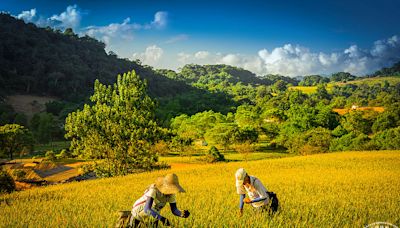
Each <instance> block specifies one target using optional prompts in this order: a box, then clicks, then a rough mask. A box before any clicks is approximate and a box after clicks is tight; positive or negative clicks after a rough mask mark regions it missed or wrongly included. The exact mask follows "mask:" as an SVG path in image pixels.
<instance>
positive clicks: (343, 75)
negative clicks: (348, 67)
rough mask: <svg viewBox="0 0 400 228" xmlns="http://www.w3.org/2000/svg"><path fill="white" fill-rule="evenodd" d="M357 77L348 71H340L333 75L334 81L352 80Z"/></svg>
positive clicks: (332, 79)
mask: <svg viewBox="0 0 400 228" xmlns="http://www.w3.org/2000/svg"><path fill="white" fill-rule="evenodd" d="M355 78H356V76H354V75H352V74H350V73H348V72H338V73H334V74H332V75H331V81H332V82H347V81H352V80H354V79H355Z"/></svg>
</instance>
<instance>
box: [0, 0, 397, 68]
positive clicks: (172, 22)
mask: <svg viewBox="0 0 400 228" xmlns="http://www.w3.org/2000/svg"><path fill="white" fill-rule="evenodd" d="M399 9H400V1H397V0H396V1H395V0H381V1H369V0H364V1H341V0H337V1H314V0H303V1H293V0H292V1H251V2H250V1H239V0H231V1H188V0H186V1H176V0H164V1H157V0H153V1H132V0H131V1H119V0H113V1H50V0H37V1H27V0H25V1H22V0H3V1H2V2H1V3H0V10H1V11H7V12H9V13H10V14H12V15H14V16H15V17H18V18H20V19H23V20H25V21H26V22H33V23H36V24H37V25H38V26H52V27H55V28H59V29H65V28H66V27H73V29H74V31H75V32H76V33H78V34H80V35H84V34H88V35H91V36H94V37H96V38H97V39H100V40H102V41H104V42H105V43H106V45H107V48H106V49H107V50H112V51H114V52H116V53H117V54H118V55H119V56H120V57H124V58H130V59H141V61H142V62H143V63H144V64H148V65H152V66H154V67H156V68H170V69H178V68H179V67H182V66H183V65H184V64H188V63H198V64H217V63H223V64H230V65H235V66H239V67H243V68H245V69H248V70H251V71H253V72H255V73H256V74H259V75H262V74H268V73H280V74H284V75H289V76H296V75H307V74H330V73H333V72H337V71H349V72H351V73H354V74H358V75H362V74H366V73H371V72H373V71H375V70H377V69H379V68H380V67H383V66H389V65H391V64H393V63H394V62H396V61H399V60H400V26H398V22H399V21H400V14H399V13H398V11H399Z"/></svg>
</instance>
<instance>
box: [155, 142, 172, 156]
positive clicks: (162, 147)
mask: <svg viewBox="0 0 400 228" xmlns="http://www.w3.org/2000/svg"><path fill="white" fill-rule="evenodd" d="M151 150H152V151H153V152H154V153H156V154H158V155H167V154H168V153H169V152H170V150H169V148H168V144H167V143H166V142H165V141H158V142H157V143H155V144H154V145H153V146H152V147H151Z"/></svg>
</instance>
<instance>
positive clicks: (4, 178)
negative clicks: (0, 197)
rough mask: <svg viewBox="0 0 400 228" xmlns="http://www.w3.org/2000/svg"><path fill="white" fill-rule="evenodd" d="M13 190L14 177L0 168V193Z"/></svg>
mask: <svg viewBox="0 0 400 228" xmlns="http://www.w3.org/2000/svg"><path fill="white" fill-rule="evenodd" d="M13 191H15V182H14V179H13V178H12V177H11V176H10V174H8V173H7V172H6V171H5V170H0V194H1V193H11V192H13Z"/></svg>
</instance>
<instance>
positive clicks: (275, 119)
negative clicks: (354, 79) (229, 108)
mask: <svg viewBox="0 0 400 228" xmlns="http://www.w3.org/2000/svg"><path fill="white" fill-rule="evenodd" d="M376 105H381V106H383V107H384V111H383V112H376V111H374V110H368V109H367V110H360V109H357V108H354V110H351V109H350V110H349V111H348V112H347V113H346V114H344V115H339V114H338V113H336V112H335V111H333V110H334V108H344V107H351V106H355V107H356V106H376ZM171 129H173V130H174V132H175V133H176V134H177V136H178V137H179V138H181V139H183V141H185V142H193V141H197V140H199V141H203V143H211V144H212V145H219V146H221V147H222V148H228V147H230V146H235V145H236V144H243V143H250V144H251V143H254V142H257V141H258V140H259V136H261V135H265V136H266V139H267V142H268V144H269V146H270V147H271V148H275V147H281V148H285V149H287V150H288V151H289V152H292V153H300V154H310V153H319V152H327V151H342V150H374V149H400V84H396V85H389V84H387V83H384V84H380V83H378V84H375V85H372V86H369V85H366V84H362V85H359V86H358V85H346V86H343V87H338V86H336V87H334V88H333V89H332V91H331V92H328V91H327V90H326V88H325V86H323V85H320V86H319V87H318V89H317V92H316V93H314V94H311V95H307V94H304V93H302V92H301V91H299V90H283V91H280V92H279V93H278V94H275V92H272V90H271V88H270V87H268V86H263V87H258V90H257V96H256V99H255V104H254V105H253V104H244V105H241V106H239V107H238V108H237V109H236V111H235V112H232V113H228V114H226V115H223V114H221V113H217V112H213V111H207V112H202V113H197V114H195V115H192V116H188V115H181V116H178V117H176V118H174V119H173V120H172V121H171ZM233 149H235V148H234V147H233Z"/></svg>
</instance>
